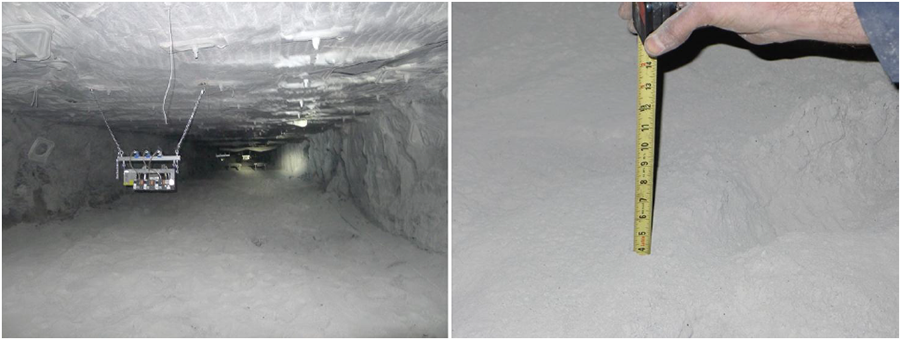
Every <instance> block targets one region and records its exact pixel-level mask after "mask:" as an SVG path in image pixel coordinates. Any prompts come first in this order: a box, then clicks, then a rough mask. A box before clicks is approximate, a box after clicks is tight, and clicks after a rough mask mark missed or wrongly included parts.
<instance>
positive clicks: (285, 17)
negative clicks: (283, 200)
mask: <svg viewBox="0 0 900 340" xmlns="http://www.w3.org/2000/svg"><path fill="white" fill-rule="evenodd" d="M169 8H170V7H169V6H168V5H166V4H164V3H5V4H4V5H3V58H2V60H3V110H4V112H3V113H4V114H9V113H15V114H21V115H25V116H31V117H37V118H42V119H49V120H54V121H59V122H64V123H68V124H79V125H95V126H103V121H102V119H101V117H100V114H99V112H98V107H99V108H100V109H102V110H103V112H104V113H105V114H106V116H107V118H108V120H109V123H110V125H111V126H112V128H113V129H114V130H127V131H146V132H150V133H161V134H171V135H180V134H181V132H182V130H183V129H184V126H185V123H186V122H187V120H188V118H189V116H190V114H191V111H192V109H193V107H194V105H195V103H196V102H197V98H198V96H199V95H200V91H201V88H204V89H205V92H204V94H203V96H202V99H201V100H200V104H199V107H198V110H197V113H196V117H195V119H194V122H193V125H192V127H191V134H190V137H191V138H193V139H196V140H204V141H207V142H221V143H231V144H240V141H258V142H267V141H275V140H278V139H291V138H302V137H303V136H304V135H306V134H309V133H315V132H320V131H323V130H326V129H329V128H331V127H333V126H335V125H336V124H342V123H346V122H347V121H353V120H355V119H360V116H364V115H370V114H377V112H378V111H379V107H381V106H382V105H388V103H387V101H388V99H387V98H388V97H390V96H395V95H397V94H399V93H402V92H404V91H407V90H408V89H409V88H410V87H411V86H425V87H427V88H430V89H433V91H434V92H435V93H439V92H441V91H442V90H444V89H445V88H446V82H447V7H446V4H443V3H177V4H174V5H173V6H171V32H172V38H171V40H173V41H174V44H170V30H169V27H170V26H169V23H170V21H169V14H170V13H169ZM170 46H172V48H173V49H174V50H175V53H174V65H175V66H174V67H175V72H174V73H175V74H174V80H173V81H172V90H171V92H169V93H168V96H167V97H168V98H167V105H166V113H167V115H168V124H166V123H164V118H163V111H162V107H163V99H164V97H165V94H166V88H167V86H168V84H169V80H170V73H171V72H170V71H171V63H170V54H169V48H170ZM92 90H93V93H92ZM93 98H96V101H95V100H94V99H93ZM301 120H304V121H305V122H304V123H301ZM300 125H305V126H304V127H301V126H300Z"/></svg>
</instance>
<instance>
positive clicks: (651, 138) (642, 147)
mask: <svg viewBox="0 0 900 340" xmlns="http://www.w3.org/2000/svg"><path fill="white" fill-rule="evenodd" d="M676 11H678V6H677V4H676V3H674V2H634V3H632V7H631V15H632V19H633V20H634V27H635V30H636V31H637V34H638V39H637V42H638V43H637V45H638V91H637V93H638V96H637V158H636V160H635V164H634V168H635V179H634V252H636V253H638V254H640V255H650V240H651V236H652V234H653V182H654V179H655V178H656V70H657V65H656V59H653V58H651V57H650V56H649V55H647V51H645V50H644V39H646V38H647V36H649V35H650V33H653V31H655V30H656V29H657V28H659V26H660V25H662V23H663V21H665V20H666V19H668V18H669V17H670V16H672V14H674V13H675V12H676Z"/></svg>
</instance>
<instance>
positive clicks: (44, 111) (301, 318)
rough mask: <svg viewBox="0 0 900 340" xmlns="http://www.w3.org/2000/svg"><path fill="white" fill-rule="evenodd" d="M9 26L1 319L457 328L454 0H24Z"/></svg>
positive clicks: (124, 327)
mask: <svg viewBox="0 0 900 340" xmlns="http://www.w3.org/2000/svg"><path fill="white" fill-rule="evenodd" d="M238 13H240V14H241V15H236V14H238ZM138 19H140V20H138ZM170 26H171V28H170ZM124 37H128V38H124ZM3 38H4V42H3V58H2V63H3V109H2V112H3V113H2V118H3V125H2V128H3V133H2V135H3V154H2V157H3V185H2V186H3V324H4V326H5V327H4V328H3V336H13V337H56V336H78V337H108V336H114V337H125V336H128V337H131V336H141V337H187V336H191V337H194V336H207V337H259V336H264V337H333V336H339V337H357V336H365V337H385V336H387V337H409V336H412V337H423V336H425V337H443V336H447V326H448V324H447V322H448V321H447V282H448V277H447V275H448V273H447V242H448V240H447V225H448V216H447V211H448V202H447V190H448V189H447V177H448V173H447V171H448V170H447V165H448V160H447V157H448V155H447V149H448V147H447V145H448V141H447V126H448V122H447V107H448V102H447V97H446V95H447V94H446V91H447V78H448V77H447V59H448V51H447V44H446V42H447V5H446V4H439V3H433V4H414V3H409V4H391V3H380V4H377V3H370V4H352V3H346V4H331V3H316V4H283V3H281V4H262V3H258V4H240V3H194V4H191V3H178V4H175V5H167V4H163V3H152V4H149V3H133V4H132V3H121V4H117V3H103V4H99V3H78V4H61V3H56V4H50V3H43V4H42V3H30V4H24V3H22V4H4V6H3ZM170 55H171V60H170ZM201 91H203V92H202V93H201ZM198 97H199V98H198ZM164 98H165V100H164ZM182 135H183V136H184V142H183V144H182V145H181V146H180V149H179V146H178V145H179V139H180V137H182ZM119 149H121V150H122V155H120V154H119V151H118V150H119ZM157 149H158V150H160V151H161V155H162V156H161V157H160V158H158V159H160V160H161V159H162V158H163V157H171V156H174V155H175V154H176V152H175V150H178V152H177V155H178V156H180V160H179V162H178V164H177V166H178V168H177V173H176V172H175V171H174V168H173V166H174V164H173V163H166V164H165V167H164V168H160V167H159V164H157V163H163V162H161V161H159V162H155V161H145V160H142V161H136V160H137V159H139V158H134V159H130V158H128V157H131V154H132V151H133V150H134V151H137V152H138V153H139V157H143V156H144V155H143V153H144V150H147V151H148V153H150V154H153V153H154V152H155V151H156V150H157ZM120 157H125V158H126V159H128V160H127V161H123V160H122V158H120ZM149 157H151V160H153V159H156V158H153V157H156V156H149ZM145 167H146V169H145V171H144V172H141V171H140V170H141V169H144V168H145ZM168 170H172V171H171V175H167V174H169V172H166V171H168ZM135 173H138V174H137V175H135ZM157 175H158V176H159V177H155V176H157ZM129 176H132V177H129ZM135 176H137V177H135ZM141 176H147V177H141ZM169 176H171V177H169ZM170 179H171V180H173V182H169V180H170ZM170 183H171V184H172V188H171V189H172V190H165V187H166V185H169V184H170ZM142 185H148V186H149V187H154V186H155V187H156V188H157V189H155V190H150V191H158V192H147V191H143V190H137V189H138V187H139V186H142ZM160 185H162V186H160ZM142 188H143V187H142Z"/></svg>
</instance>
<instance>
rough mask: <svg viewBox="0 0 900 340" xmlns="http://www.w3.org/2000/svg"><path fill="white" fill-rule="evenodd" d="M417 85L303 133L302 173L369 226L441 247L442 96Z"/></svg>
mask: <svg viewBox="0 0 900 340" xmlns="http://www.w3.org/2000/svg"><path fill="white" fill-rule="evenodd" d="M430 89H431V87H422V88H419V87H416V88H412V89H410V90H409V91H407V92H405V93H404V94H403V95H398V96H394V97H391V98H390V101H389V102H387V101H385V103H384V104H382V105H380V108H381V110H379V111H377V112H376V113H374V114H372V115H370V116H367V117H365V118H363V119H359V120H357V121H356V122H353V123H348V124H346V125H344V127H343V128H342V129H340V130H331V131H327V132H325V133H322V134H317V135H313V136H311V138H310V147H309V151H308V154H309V161H308V162H309V170H308V171H309V172H310V174H311V176H312V178H314V179H315V180H317V181H320V182H321V183H323V184H324V185H325V186H326V187H327V188H328V189H329V190H331V191H334V192H337V193H340V194H341V195H343V196H344V197H349V198H350V199H351V200H352V201H353V202H354V203H355V204H356V205H357V206H358V207H359V208H360V209H361V210H362V211H363V213H364V214H365V215H366V216H368V217H369V218H370V219H371V220H372V221H373V222H374V223H375V224H376V225H378V226H380V227H381V228H383V229H385V230H387V231H389V232H391V233H393V234H397V235H403V236H405V237H408V238H410V239H411V240H413V242H415V243H416V244H417V245H419V246H420V247H422V248H425V249H428V250H432V251H437V252H442V253H446V251H447V100H446V98H444V97H443V96H441V95H440V92H439V90H430Z"/></svg>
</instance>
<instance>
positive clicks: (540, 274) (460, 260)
mask: <svg viewBox="0 0 900 340" xmlns="http://www.w3.org/2000/svg"><path fill="white" fill-rule="evenodd" d="M617 6H618V4H505V5H504V4H499V5H498V4H459V3H458V4H454V6H453V21H454V22H453V51H452V53H453V149H452V150H453V167H452V173H453V187H452V188H453V189H452V195H453V202H452V203H453V217H452V218H453V221H452V222H453V235H452V236H453V240H452V241H453V249H452V251H453V273H452V275H453V295H452V296H453V301H452V303H453V335H454V336H458V337H469V336H481V337H502V336H526V337H545V336H549V337H554V336H557V337H570V336H577V337H676V336H682V337H689V336H694V337H759V336H762V337H782V336H801V337H821V336H824V337H846V336H876V337H896V336H898V329H897V318H898V293H897V292H898V262H897V259H898V242H897V239H898V231H897V225H898V210H897V206H898V198H897V194H898V192H897V187H898V183H897V178H898V173H897V171H898V164H897V143H898V140H897V136H898V131H897V125H898V124H897V122H898V121H897V116H898V103H897V90H896V88H895V87H894V86H893V85H892V84H890V82H889V80H888V78H887V76H886V75H885V74H884V72H883V71H882V69H881V66H880V65H879V64H878V63H877V62H871V61H860V60H854V59H853V57H851V58H849V59H850V60H847V59H846V58H835V57H832V56H828V55H817V54H822V53H819V52H818V51H817V50H799V51H797V50H794V51H793V52H792V53H782V52H784V51H777V50H775V49H777V48H778V47H777V46H775V47H769V48H767V49H766V48H764V49H752V47H747V46H744V45H740V44H737V46H735V45H734V44H732V43H729V41H718V40H717V39H719V40H721V38H722V36H721V35H718V36H717V35H711V34H709V32H706V33H703V32H695V35H697V36H696V37H692V41H693V42H692V43H691V44H689V46H686V48H685V49H683V50H681V52H679V53H675V54H672V55H670V56H669V57H668V58H663V59H661V60H660V61H659V62H660V65H661V67H662V69H663V70H664V71H665V73H664V90H663V100H662V103H661V104H662V124H661V136H660V140H659V146H660V147H659V153H660V158H659V169H658V175H657V188H656V190H657V196H656V199H657V200H656V202H655V204H656V208H655V216H654V218H655V221H654V231H653V254H652V255H650V256H644V257H641V256H638V255H636V254H635V253H633V252H632V239H633V234H632V233H633V218H634V215H633V213H634V205H633V204H634V176H635V173H634V171H635V168H634V161H635V96H636V90H635V87H636V79H637V75H636V65H635V60H636V53H637V51H636V41H635V37H634V36H633V35H630V34H628V33H627V30H626V28H625V22H623V21H622V20H620V19H619V18H618V17H617V15H616V8H617ZM723 42H724V43H723ZM731 42H733V40H731ZM846 49H850V48H844V50H841V49H837V50H834V49H832V50H830V51H831V52H829V53H832V52H836V53H838V54H841V53H845V52H853V51H846ZM809 54H813V55H809ZM850 54H852V53H850Z"/></svg>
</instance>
